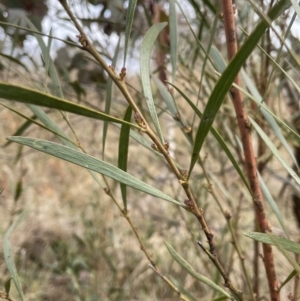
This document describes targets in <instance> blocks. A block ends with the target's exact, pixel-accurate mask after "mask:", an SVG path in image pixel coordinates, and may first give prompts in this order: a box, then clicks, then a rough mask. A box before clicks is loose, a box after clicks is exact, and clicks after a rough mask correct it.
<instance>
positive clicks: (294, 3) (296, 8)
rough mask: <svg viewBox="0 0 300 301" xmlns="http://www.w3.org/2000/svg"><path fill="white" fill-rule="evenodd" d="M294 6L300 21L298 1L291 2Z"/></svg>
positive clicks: (292, 0)
mask: <svg viewBox="0 0 300 301" xmlns="http://www.w3.org/2000/svg"><path fill="white" fill-rule="evenodd" d="M291 2H292V4H293V7H294V9H295V11H296V13H297V15H298V18H299V19H300V6H299V4H298V3H297V1H296V0H291Z"/></svg>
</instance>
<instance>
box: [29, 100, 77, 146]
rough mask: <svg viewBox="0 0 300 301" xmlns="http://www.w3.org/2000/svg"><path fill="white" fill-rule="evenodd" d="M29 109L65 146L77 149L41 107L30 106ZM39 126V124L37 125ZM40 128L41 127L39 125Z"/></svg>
mask: <svg viewBox="0 0 300 301" xmlns="http://www.w3.org/2000/svg"><path fill="white" fill-rule="evenodd" d="M27 107H28V108H29V109H30V110H31V111H32V112H33V113H34V114H35V115H36V116H37V117H38V119H39V120H40V121H41V122H42V123H43V124H44V125H45V127H43V126H42V127H43V128H47V129H48V130H49V131H51V132H52V133H54V134H55V135H57V138H58V139H59V140H60V141H61V142H62V143H63V144H65V145H67V146H69V147H72V148H77V146H76V145H75V143H74V142H72V140H71V139H70V138H69V137H68V136H67V134H65V132H64V131H63V130H62V129H61V128H60V127H59V126H58V125H57V124H56V123H55V122H54V121H53V119H52V118H51V117H50V116H49V115H48V114H46V113H45V112H44V111H43V110H42V108H40V107H39V106H35V105H31V104H28V105H27ZM36 124H37V125H39V124H38V123H36ZM39 126H40V125H39Z"/></svg>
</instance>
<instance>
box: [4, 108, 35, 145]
mask: <svg viewBox="0 0 300 301" xmlns="http://www.w3.org/2000/svg"><path fill="white" fill-rule="evenodd" d="M0 105H3V104H2V103H0ZM5 107H6V108H8V107H7V106H5ZM8 109H11V108H8ZM35 119H36V116H35V115H33V116H31V117H28V118H27V120H26V121H25V122H24V123H23V124H22V125H21V126H20V127H19V128H18V129H17V130H16V131H15V132H14V133H13V134H12V136H21V135H22V134H23V133H24V132H25V131H26V130H27V129H28V128H29V127H30V125H31V124H32V123H33V121H34V120H35ZM10 143H11V142H10V141H7V142H6V143H5V144H4V145H3V147H6V146H8V145H9V144H10Z"/></svg>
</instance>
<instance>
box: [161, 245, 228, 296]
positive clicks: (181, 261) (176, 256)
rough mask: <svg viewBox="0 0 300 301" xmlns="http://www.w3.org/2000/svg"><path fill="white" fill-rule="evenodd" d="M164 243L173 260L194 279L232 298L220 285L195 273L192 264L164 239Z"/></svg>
mask: <svg viewBox="0 0 300 301" xmlns="http://www.w3.org/2000/svg"><path fill="white" fill-rule="evenodd" d="M165 245H166V247H167V249H168V251H169V252H170V254H171V256H172V257H173V258H174V260H176V261H177V262H178V263H179V264H180V265H181V266H182V267H183V268H184V269H185V270H186V271H187V272H188V273H189V274H190V275H191V276H193V277H194V278H195V279H197V280H199V281H200V282H203V283H205V284H207V285H208V286H210V287H211V288H212V289H214V290H216V291H218V292H219V293H221V294H222V295H224V296H226V297H227V298H229V299H232V297H231V296H230V295H229V294H228V293H227V292H226V291H225V290H223V289H222V288H221V287H220V286H218V285H216V284H215V283H214V282H213V281H211V280H210V279H208V278H206V277H205V276H203V275H201V274H200V273H197V272H196V271H195V270H194V269H193V268H192V266H191V265H190V264H189V263H188V262H187V261H186V260H185V259H183V258H182V257H181V256H180V255H179V254H178V253H177V252H176V251H175V249H174V248H173V247H172V246H171V245H170V244H169V243H168V242H166V241H165Z"/></svg>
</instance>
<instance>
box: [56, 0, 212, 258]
mask: <svg viewBox="0 0 300 301" xmlns="http://www.w3.org/2000/svg"><path fill="white" fill-rule="evenodd" d="M59 2H60V3H61V5H62V6H63V8H64V9H65V11H66V12H67V14H68V15H69V17H70V19H71V20H72V22H73V23H74V25H75V27H76V28H77V30H78V31H79V33H80V36H79V40H80V42H81V44H82V46H83V49H84V50H86V51H88V52H89V53H90V54H91V55H92V56H93V57H94V58H95V59H96V60H97V62H98V63H99V64H100V65H101V67H103V69H104V70H105V71H106V72H107V73H108V75H109V76H110V77H111V78H112V80H113V81H114V83H115V84H116V86H117V87H118V88H119V90H120V91H121V93H122V94H123V96H124V97H125V99H126V100H127V102H128V103H129V104H130V105H131V106H132V109H133V110H134V112H135V116H137V118H136V119H138V120H137V123H139V125H140V126H141V127H143V129H144V132H145V134H147V135H148V136H149V137H150V138H151V140H152V141H153V142H154V144H155V145H156V147H157V149H158V151H159V152H161V154H162V155H163V156H164V157H165V159H166V161H167V162H168V164H169V165H170V167H171V169H172V171H173V172H174V174H175V175H176V177H177V178H178V180H179V182H180V184H181V185H182V187H183V189H184V190H185V193H186V195H187V197H188V204H189V205H187V207H186V209H187V210H189V211H190V212H192V213H193V214H194V215H195V217H196V218H197V220H198V221H199V223H200V225H201V227H202V229H203V231H204V233H205V235H206V238H207V241H208V243H209V245H210V252H211V253H212V254H215V253H216V251H215V246H214V243H213V234H212V232H211V231H210V229H209V228H208V226H207V224H206V221H205V219H204V216H203V212H202V210H201V209H199V208H198V206H197V202H196V200H195V198H194V196H193V194H192V191H191V189H190V186H189V183H188V181H187V180H186V175H185V174H184V173H182V172H181V171H179V169H178V168H177V166H176V164H175V163H174V161H173V159H172V157H171V156H170V154H169V152H168V150H166V149H165V146H164V145H163V144H162V143H161V141H160V140H159V138H158V137H157V136H156V135H155V133H154V132H153V131H152V129H151V128H150V126H149V125H148V123H147V121H146V120H145V118H144V117H143V114H142V113H141V111H140V110H139V108H138V106H137V104H136V103H135V101H134V100H133V99H132V97H131V95H130V93H129V91H128V89H127V87H126V82H125V80H124V79H125V75H126V74H124V73H122V72H126V69H123V71H121V73H120V74H119V75H117V74H116V72H115V70H114V69H113V68H112V67H109V66H108V65H107V64H106V62H105V60H104V59H103V58H102V56H101V55H100V54H99V53H98V51H97V50H96V48H95V47H94V46H93V44H92V43H91V42H90V40H89V39H88V37H87V35H86V34H85V32H84V30H83V28H82V27H81V25H80V24H79V22H78V21H77V19H76V18H75V16H74V14H73V12H72V11H71V9H70V7H69V5H68V3H67V1H66V0H59Z"/></svg>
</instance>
